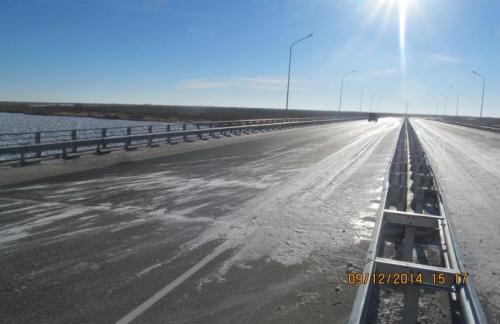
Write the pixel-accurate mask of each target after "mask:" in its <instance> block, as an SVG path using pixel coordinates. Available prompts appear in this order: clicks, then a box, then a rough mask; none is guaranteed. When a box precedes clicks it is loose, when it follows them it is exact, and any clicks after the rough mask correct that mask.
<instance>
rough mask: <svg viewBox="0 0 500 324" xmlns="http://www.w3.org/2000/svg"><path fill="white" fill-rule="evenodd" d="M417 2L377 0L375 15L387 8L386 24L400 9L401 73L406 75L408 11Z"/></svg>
mask: <svg viewBox="0 0 500 324" xmlns="http://www.w3.org/2000/svg"><path fill="white" fill-rule="evenodd" d="M416 2H417V0H375V8H374V14H377V13H378V12H379V11H380V10H381V9H383V8H385V17H384V24H385V23H386V22H387V20H388V18H389V16H390V15H391V13H392V12H393V11H394V9H396V7H397V9H398V13H399V50H400V56H401V72H402V73H403V74H405V73H406V18H407V15H408V10H409V9H410V8H411V7H412V6H413V5H415V4H416Z"/></svg>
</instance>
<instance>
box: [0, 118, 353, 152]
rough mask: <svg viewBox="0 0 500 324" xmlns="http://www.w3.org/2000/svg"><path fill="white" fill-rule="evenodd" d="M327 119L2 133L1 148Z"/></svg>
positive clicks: (228, 121)
mask: <svg viewBox="0 0 500 324" xmlns="http://www.w3.org/2000/svg"><path fill="white" fill-rule="evenodd" d="M361 116H362V115H353V116H343V117H335V118H345V117H358V118H359V117H361ZM327 119H332V117H307V118H272V119H271V118H268V119H246V120H225V121H214V122H197V123H185V124H181V125H176V124H173V123H165V124H155V125H133V126H117V127H106V128H81V129H63V130H49V131H39V132H17V133H2V134H0V147H2V146H20V145H29V144H40V143H50V142H62V141H65V140H73V141H74V140H77V139H78V140H80V139H92V138H95V139H97V138H100V137H106V136H121V135H140V134H148V133H161V132H164V131H166V132H169V131H171V130H174V129H175V130H178V129H182V130H188V129H201V128H202V127H206V128H214V127H228V126H243V125H258V124H273V123H283V122H294V121H312V120H327ZM117 133H118V134H117Z"/></svg>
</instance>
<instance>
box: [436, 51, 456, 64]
mask: <svg viewBox="0 0 500 324" xmlns="http://www.w3.org/2000/svg"><path fill="white" fill-rule="evenodd" d="M428 58H429V59H430V60H431V61H432V62H434V63H439V64H458V63H460V62H462V59H461V58H459V57H457V56H453V55H448V54H440V53H433V54H429V55H428Z"/></svg>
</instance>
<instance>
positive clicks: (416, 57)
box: [0, 0, 500, 116]
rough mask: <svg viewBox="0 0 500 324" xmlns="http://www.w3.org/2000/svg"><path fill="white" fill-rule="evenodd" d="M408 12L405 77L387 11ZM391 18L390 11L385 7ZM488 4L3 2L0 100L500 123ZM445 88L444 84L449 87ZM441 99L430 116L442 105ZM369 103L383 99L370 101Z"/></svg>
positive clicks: (496, 31) (499, 25) (498, 28)
mask: <svg viewBox="0 0 500 324" xmlns="http://www.w3.org/2000/svg"><path fill="white" fill-rule="evenodd" d="M402 4H406V6H407V10H406V15H407V23H406V33H405V40H406V67H405V68H404V70H405V71H403V68H402V65H401V49H400V41H399V33H400V26H401V24H400V14H399V10H398V6H400V5H402ZM390 8H392V10H391V9H390ZM499 15H500V2H499V1H497V0H475V1H468V0H441V1H435V0H365V1H363V0H338V1H334V0H269V1H263V0H245V1H236V0H210V1H207V0H23V1H19V0H2V1H1V3H0V33H1V34H0V36H1V37H0V100H31V101H78V102H120V103H152V104H186V105H189V104H198V105H223V106H258V107H282V106H283V105H284V100H285V92H286V76H287V67H288V48H289V45H290V43H291V42H292V41H294V40H296V39H298V38H301V37H302V36H305V35H307V34H309V33H315V36H314V37H313V38H311V39H308V40H307V41H304V42H303V43H300V44H298V45H297V47H296V48H295V51H294V61H293V65H292V87H291V97H290V107H291V108H306V109H307V108H310V109H314V108H316V109H334V108H337V107H338V98H339V85H340V78H341V75H342V74H343V73H345V72H347V71H350V70H352V69H356V70H357V71H358V72H357V73H355V74H353V75H351V76H349V77H347V78H346V82H345V92H344V104H343V107H344V108H345V109H350V110H356V109H359V101H360V89H361V87H362V86H363V85H366V84H370V83H371V84H372V86H371V87H370V88H367V90H366V92H365V93H366V95H365V98H364V104H363V108H364V109H365V110H366V109H369V106H370V101H371V98H372V94H375V95H374V104H373V108H374V109H376V106H377V103H378V102H379V100H380V110H387V111H397V110H401V109H402V107H403V105H404V104H403V103H404V102H405V101H406V100H408V101H409V102H410V111H415V112H417V111H418V112H435V111H436V105H437V99H436V98H437V96H439V94H440V93H442V94H443V95H444V96H447V98H448V99H447V113H451V112H453V113H454V110H455V105H456V91H457V90H459V91H460V103H461V104H460V110H461V112H463V113H465V114H477V111H478V109H479V105H480V99H481V86H482V85H481V80H480V79H479V78H478V77H477V76H475V75H473V74H472V72H471V71H472V70H473V69H476V70H478V71H479V72H480V73H482V74H483V75H485V76H486V77H487V88H486V101H485V112H486V114H487V115H496V116H500V91H498V90H500V73H499V72H500V63H499V60H498V57H500V51H499V50H500V45H499V44H500V19H499ZM450 86H453V88H451V87H450ZM443 95H441V96H440V98H441V99H440V108H439V109H441V111H442V110H443V108H444V101H445V99H444V98H445V97H444V96H443ZM378 98H380V99H378Z"/></svg>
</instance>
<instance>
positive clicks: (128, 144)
mask: <svg viewBox="0 0 500 324" xmlns="http://www.w3.org/2000/svg"><path fill="white" fill-rule="evenodd" d="M131 134H132V128H131V127H127V135H128V136H130V135H131ZM131 143H132V141H131V140H130V139H127V140H126V142H125V149H126V150H128V147H129V146H130V144H131Z"/></svg>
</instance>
